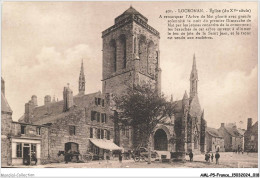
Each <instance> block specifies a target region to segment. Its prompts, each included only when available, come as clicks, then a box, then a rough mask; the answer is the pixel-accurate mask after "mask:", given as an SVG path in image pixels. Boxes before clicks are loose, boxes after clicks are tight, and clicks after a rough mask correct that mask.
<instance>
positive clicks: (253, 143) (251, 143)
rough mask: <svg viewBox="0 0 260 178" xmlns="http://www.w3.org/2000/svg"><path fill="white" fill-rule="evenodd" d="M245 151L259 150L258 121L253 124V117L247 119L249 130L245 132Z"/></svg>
mask: <svg viewBox="0 0 260 178" xmlns="http://www.w3.org/2000/svg"><path fill="white" fill-rule="evenodd" d="M244 137H245V146H244V148H245V151H247V152H258V121H257V122H255V124H254V125H252V118H248V120H247V130H246V132H245V136H244Z"/></svg>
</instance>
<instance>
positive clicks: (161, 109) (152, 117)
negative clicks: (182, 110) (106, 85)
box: [114, 83, 174, 164]
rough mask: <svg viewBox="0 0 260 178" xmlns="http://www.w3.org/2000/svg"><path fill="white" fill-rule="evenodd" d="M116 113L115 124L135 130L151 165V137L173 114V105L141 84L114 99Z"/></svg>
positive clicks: (150, 87) (151, 86) (153, 89)
mask: <svg viewBox="0 0 260 178" xmlns="http://www.w3.org/2000/svg"><path fill="white" fill-rule="evenodd" d="M114 101H115V105H116V108H117V112H118V117H117V118H115V119H116V122H118V123H121V124H122V125H125V126H132V128H133V129H135V130H137V132H138V134H139V135H140V137H139V138H138V139H139V141H140V142H141V143H145V144H146V145H147V146H148V150H149V151H148V152H149V153H148V163H149V164H150V163H151V136H152V135H153V132H154V129H155V127H156V126H157V125H158V124H160V123H164V122H165V120H166V118H167V117H171V116H172V115H173V113H174V104H173V103H172V102H168V101H167V100H166V98H165V97H164V95H162V94H158V92H157V91H156V89H155V88H153V85H152V84H150V83H148V84H143V85H142V86H137V87H134V88H129V89H128V90H127V93H126V94H125V95H123V96H120V97H117V96H115V98H114Z"/></svg>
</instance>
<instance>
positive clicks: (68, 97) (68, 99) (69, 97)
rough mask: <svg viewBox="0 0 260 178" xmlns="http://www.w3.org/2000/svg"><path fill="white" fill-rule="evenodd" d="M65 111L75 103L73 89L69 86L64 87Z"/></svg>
mask: <svg viewBox="0 0 260 178" xmlns="http://www.w3.org/2000/svg"><path fill="white" fill-rule="evenodd" d="M63 101H64V105H63V111H64V112H65V111H68V110H69V109H70V108H71V107H72V106H73V105H74V103H73V91H72V90H71V89H70V88H69V86H68V87H64V90H63Z"/></svg>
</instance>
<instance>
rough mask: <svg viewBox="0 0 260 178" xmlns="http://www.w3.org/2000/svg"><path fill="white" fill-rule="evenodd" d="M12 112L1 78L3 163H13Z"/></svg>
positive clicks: (5, 164)
mask: <svg viewBox="0 0 260 178" xmlns="http://www.w3.org/2000/svg"><path fill="white" fill-rule="evenodd" d="M12 114H13V111H12V109H11V108H10V106H9V104H8V102H7V100H6V98H5V81H4V79H3V78H1V165H2V167H3V166H7V165H11V164H12V161H11V139H10V132H11V127H12Z"/></svg>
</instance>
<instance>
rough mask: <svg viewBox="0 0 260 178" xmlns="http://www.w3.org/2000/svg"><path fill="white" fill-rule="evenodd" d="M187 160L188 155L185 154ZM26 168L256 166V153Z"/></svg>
mask: <svg viewBox="0 0 260 178" xmlns="http://www.w3.org/2000/svg"><path fill="white" fill-rule="evenodd" d="M186 159H187V160H188V159H189V157H188V156H186ZM19 167H27V168H243V167H245V168H257V167H258V155H257V153H249V154H246V153H245V154H236V153H220V161H219V165H216V164H215V159H214V162H210V163H207V162H206V161H205V160H204V155H194V158H193V162H189V161H186V162H185V163H181V162H172V163H161V162H152V164H147V162H134V161H133V160H123V162H122V163H119V161H118V160H110V161H92V162H89V163H68V164H65V163H64V162H63V163H52V164H46V165H37V166H19Z"/></svg>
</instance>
